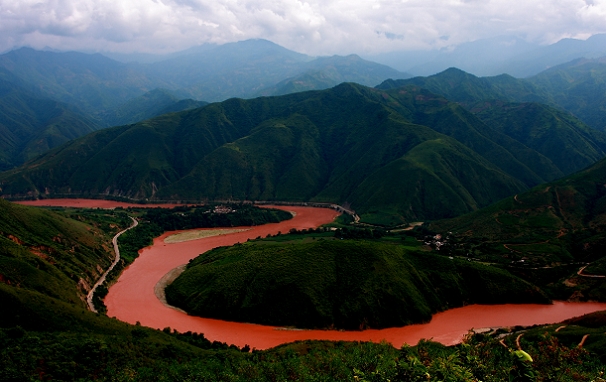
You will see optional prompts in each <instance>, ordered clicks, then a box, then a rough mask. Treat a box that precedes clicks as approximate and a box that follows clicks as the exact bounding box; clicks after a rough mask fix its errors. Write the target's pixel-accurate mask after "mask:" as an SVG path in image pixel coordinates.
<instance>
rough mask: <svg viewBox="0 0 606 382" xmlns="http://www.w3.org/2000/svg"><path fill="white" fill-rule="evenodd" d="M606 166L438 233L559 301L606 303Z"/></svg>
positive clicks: (438, 225)
mask: <svg viewBox="0 0 606 382" xmlns="http://www.w3.org/2000/svg"><path fill="white" fill-rule="evenodd" d="M604 184H606V159H603V160H601V161H600V162H598V163H597V164H595V165H593V166H591V167H589V168H587V169H585V170H583V171H581V172H579V173H576V174H573V175H571V176H568V177H565V178H563V179H561V180H558V181H555V182H552V183H547V184H543V185H541V186H538V187H535V188H533V189H532V190H530V191H527V192H524V193H521V194H518V195H516V196H515V197H510V198H507V199H504V200H502V201H500V202H498V203H495V204H494V205H492V206H490V207H487V208H484V209H482V210H479V211H476V212H474V213H471V214H468V215H464V216H461V217H458V218H454V219H449V220H444V221H436V222H433V223H432V224H431V225H430V229H432V230H434V231H436V232H452V236H453V243H454V247H453V250H452V253H453V254H458V255H461V256H467V257H474V258H479V259H480V260H482V261H486V262H493V263H497V264H501V265H502V266H503V267H506V268H507V269H509V270H510V271H512V272H514V273H516V274H518V275H520V276H522V277H524V278H525V279H527V280H533V282H536V283H538V284H539V285H540V286H544V287H547V288H548V290H549V291H550V294H551V296H552V297H553V298H558V299H568V298H571V299H575V300H578V299H580V300H587V299H590V300H600V301H605V300H606V281H604V280H606V279H604V278H592V277H584V276H582V275H578V274H577V272H578V271H579V269H580V268H581V266H584V265H587V264H589V263H593V264H592V265H591V266H589V267H587V268H586V271H585V273H586V274H594V275H604V266H603V264H604V253H606V252H604V250H605V248H606V247H605V245H604V243H605V239H606V235H605V232H606V210H605V209H604V206H605V205H606V204H605V203H606V190H605V188H604Z"/></svg>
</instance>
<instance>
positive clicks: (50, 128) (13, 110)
mask: <svg viewBox="0 0 606 382" xmlns="http://www.w3.org/2000/svg"><path fill="white" fill-rule="evenodd" d="M72 109H73V108H72V107H70V106H69V105H67V104H63V103H60V102H57V101H54V100H52V99H50V98H44V97H41V96H37V95H34V94H33V93H32V92H30V91H27V90H26V89H25V88H22V87H20V86H18V85H16V84H14V83H11V82H8V81H5V80H2V79H0V171H5V170H8V169H10V168H13V167H16V166H18V165H21V164H23V163H24V162H26V161H27V160H29V159H32V158H35V157H37V156H38V155H40V154H42V153H43V152H46V151H48V150H50V149H52V148H54V147H57V146H59V145H61V144H63V143H65V142H68V141H70V140H72V139H75V138H78V137H81V136H83V135H85V134H88V133H91V132H93V131H95V130H97V129H99V128H100V127H99V126H98V125H97V124H95V123H94V122H92V121H91V120H90V118H87V117H85V116H84V115H82V114H80V113H78V112H76V111H74V110H72Z"/></svg>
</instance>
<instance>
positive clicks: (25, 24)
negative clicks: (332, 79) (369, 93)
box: [0, 0, 606, 55]
mask: <svg viewBox="0 0 606 382" xmlns="http://www.w3.org/2000/svg"><path fill="white" fill-rule="evenodd" d="M605 32H606V0H347V1H344V0H309V1H298V0H212V1H211V0H0V33H1V37H2V38H0V52H3V51H6V50H10V49H11V48H14V47H20V46H30V47H33V48H38V49H41V48H45V47H48V48H53V49H58V50H83V51H113V52H123V53H129V52H147V53H163V52H172V51H178V50H182V49H185V48H188V47H191V46H194V45H200V44H203V43H219V44H221V43H226V42H232V41H239V40H245V39H249V38H264V39H268V40H271V41H273V42H275V43H277V44H280V45H282V46H285V47H287V48H289V49H292V50H295V51H298V52H302V53H307V54H311V55H327V54H349V53H358V54H369V53H379V52H387V51H396V50H417V49H433V48H443V47H448V46H453V45H456V44H460V43H462V42H467V41H473V40H477V39H480V38H487V37H494V36H500V35H515V36H517V37H521V38H523V39H526V40H527V41H530V42H537V43H542V44H547V43H553V42H556V41H558V40H560V39H561V38H564V37H574V38H586V37H589V36H590V35H592V34H595V33H605Z"/></svg>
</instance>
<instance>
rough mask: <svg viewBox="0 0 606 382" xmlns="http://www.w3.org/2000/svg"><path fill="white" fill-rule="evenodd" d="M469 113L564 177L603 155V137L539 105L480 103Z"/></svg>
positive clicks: (605, 152) (605, 140)
mask: <svg viewBox="0 0 606 382" xmlns="http://www.w3.org/2000/svg"><path fill="white" fill-rule="evenodd" d="M470 110H471V112H472V113H474V114H475V115H476V116H477V117H478V118H480V119H481V120H482V121H483V122H484V123H486V124H487V125H489V126H491V127H493V128H494V129H495V130H497V131H499V132H501V133H503V134H505V135H507V136H509V137H511V138H513V139H515V140H517V141H519V142H521V143H522V144H524V145H526V146H527V147H529V148H532V149H534V150H536V151H538V152H539V153H541V154H543V155H544V156H545V157H547V158H550V159H551V160H552V162H553V163H554V164H555V165H556V166H557V167H558V168H559V169H560V170H561V171H562V173H564V174H571V173H573V172H575V171H578V170H579V169H582V168H585V167H587V166H589V165H591V164H593V163H595V162H597V161H598V160H600V159H602V158H603V157H604V156H606V134H604V133H602V132H600V131H596V130H594V129H591V128H590V127H588V126H587V125H585V124H584V123H582V122H581V121H579V120H578V119H576V118H574V117H573V116H572V115H570V114H569V113H567V112H564V111H561V110H557V109H554V108H551V107H549V106H546V105H542V104H539V103H505V102H498V101H497V102H480V103H478V104H476V105H474V106H472V107H471V109H470ZM564 152H565V153H566V155H562V153H564Z"/></svg>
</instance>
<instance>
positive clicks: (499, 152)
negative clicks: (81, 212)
mask: <svg viewBox="0 0 606 382" xmlns="http://www.w3.org/2000/svg"><path fill="white" fill-rule="evenodd" d="M558 113H559V112H558V111H557V110H555V109H552V108H550V107H548V106H543V105H542V106H541V107H540V108H537V111H536V113H535V114H536V118H537V119H538V120H539V121H540V123H535V124H533V125H531V126H529V127H528V128H529V129H530V130H531V132H526V135H529V136H532V138H529V137H528V136H526V135H524V134H521V133H520V132H518V131H517V130H514V129H508V128H503V127H502V126H501V127H499V122H500V123H501V124H506V125H507V126H509V125H510V123H509V122H507V123H505V122H503V121H510V120H511V121H518V122H519V123H520V124H524V119H523V118H525V117H524V116H525V115H524V114H523V113H519V111H518V110H517V109H516V108H507V107H493V108H485V109H484V110H483V114H482V117H483V118H485V119H486V120H489V119H490V120H492V121H493V122H492V123H491V124H490V125H489V124H487V123H485V122H483V121H482V119H481V118H478V117H477V116H476V115H474V114H473V113H472V112H470V111H468V110H466V109H465V108H464V107H462V106H460V105H459V104H457V103H454V102H451V101H449V100H447V99H446V98H443V97H441V96H438V95H436V94H433V93H431V92H429V91H427V90H424V89H422V88H419V87H417V86H414V85H410V86H407V87H402V88H396V89H390V90H379V89H373V88H368V87H364V86H361V85H357V84H351V83H345V84H342V85H339V86H337V87H334V88H332V89H328V90H323V91H309V92H302V93H295V94H290V95H285V96H279V97H261V98H256V99H252V100H242V99H232V100H228V101H224V102H222V103H214V104H210V105H207V106H205V107H202V108H198V109H194V110H190V111H183V112H179V113H172V114H166V115H162V116H159V117H156V118H152V119H149V120H146V121H143V122H140V123H136V124H133V125H126V126H120V127H115V128H109V129H103V130H100V131H97V132H94V133H92V134H89V135H87V136H85V137H83V138H80V139H77V140H75V141H72V142H71V143H68V144H66V145H64V146H62V147H61V148H58V149H55V150H52V151H50V152H48V153H47V154H46V155H43V156H42V157H40V158H38V159H36V160H34V161H31V162H29V163H28V164H26V165H25V166H23V167H20V168H18V169H15V170H11V171H8V172H5V173H3V174H1V175H0V188H1V191H0V192H1V193H2V195H3V196H5V197H13V198H14V197H32V196H44V195H48V196H94V197H99V196H113V197H127V198H135V199H171V200H206V199H211V200H226V199H236V200H284V201H318V202H333V203H340V204H350V205H351V206H352V207H353V208H354V209H356V210H357V211H358V212H360V213H361V214H362V215H363V216H364V217H365V218H366V219H367V221H374V222H381V223H384V224H388V225H389V224H396V223H398V222H400V223H401V222H403V221H411V220H412V221H414V220H424V219H436V218H443V217H454V216H457V215H460V214H463V213H466V212H470V211H473V210H476V209H478V208H480V207H482V206H486V205H488V204H490V203H493V202H495V201H497V200H499V199H501V198H504V197H506V196H508V195H512V194H515V193H517V192H520V191H522V190H525V189H527V188H529V187H532V186H534V185H536V184H539V183H542V182H545V181H549V180H553V179H556V178H558V177H561V176H563V175H566V174H569V173H570V172H572V171H576V170H579V169H581V168H583V167H585V166H587V165H590V164H591V163H594V162H595V161H597V160H599V159H600V158H602V157H603V156H604V153H605V152H606V137H604V134H603V133H601V132H598V131H593V130H591V129H589V128H588V127H587V126H585V125H583V124H582V123H581V122H579V121H578V120H575V119H574V118H573V117H570V116H568V115H566V118H568V123H566V124H562V125H561V126H560V125H558V129H560V130H562V131H564V132H563V133H562V136H563V137H565V138H566V139H564V138H562V139H558V138H557V137H555V138H554V137H552V136H551V135H550V136H549V137H543V138H541V137H540V135H539V132H540V131H541V130H542V129H545V126H546V125H545V123H547V122H550V121H551V122H553V120H558V117H553V115H556V116H559V117H561V116H560V115H559V114H558ZM545 121H547V122H545ZM535 136H538V137H536V138H535ZM543 141H545V142H548V143H549V144H545V145H542V144H541V142H543ZM566 145H569V146H570V147H568V146H566ZM532 146H535V148H533V147H532ZM563 155H564V156H566V157H567V158H574V160H572V161H571V160H563V159H562V157H563Z"/></svg>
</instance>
